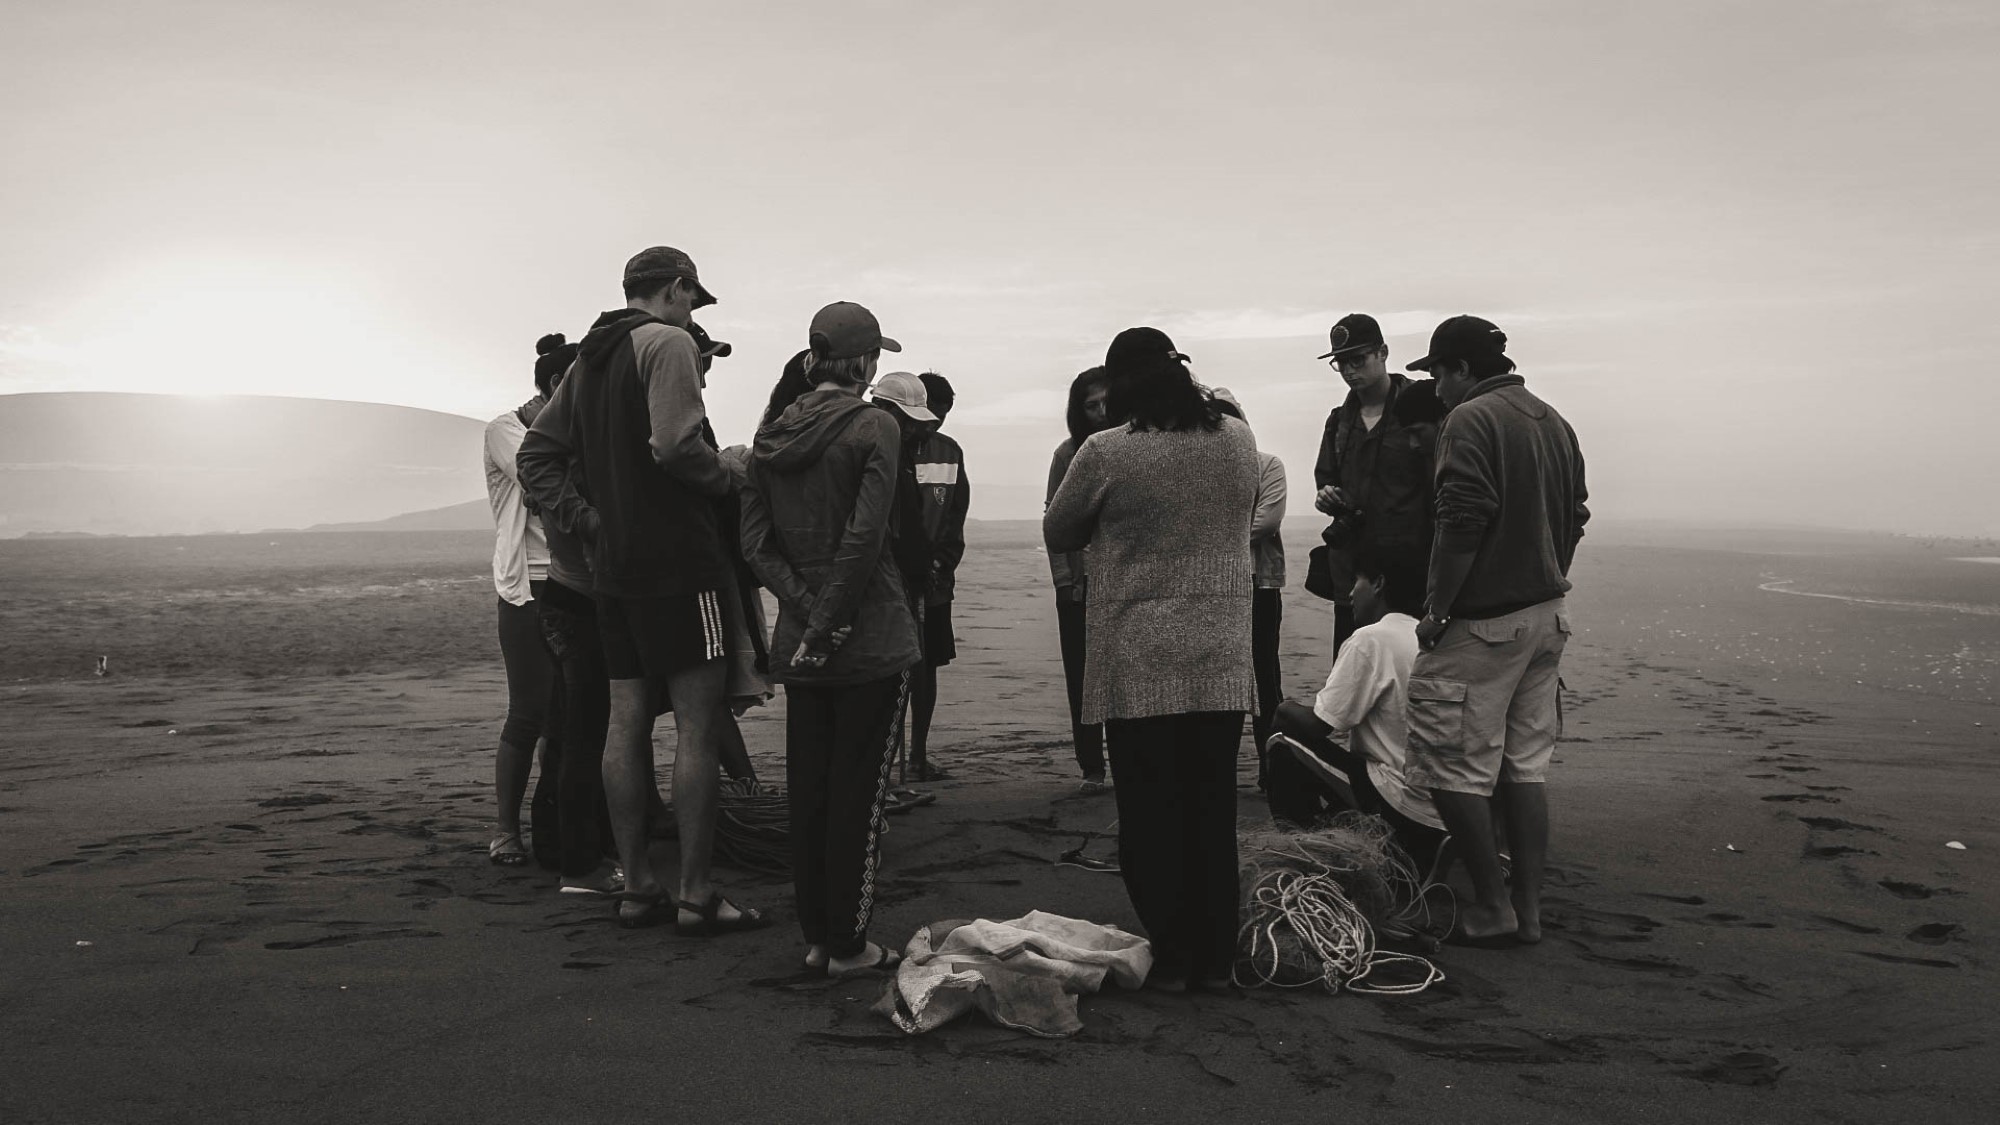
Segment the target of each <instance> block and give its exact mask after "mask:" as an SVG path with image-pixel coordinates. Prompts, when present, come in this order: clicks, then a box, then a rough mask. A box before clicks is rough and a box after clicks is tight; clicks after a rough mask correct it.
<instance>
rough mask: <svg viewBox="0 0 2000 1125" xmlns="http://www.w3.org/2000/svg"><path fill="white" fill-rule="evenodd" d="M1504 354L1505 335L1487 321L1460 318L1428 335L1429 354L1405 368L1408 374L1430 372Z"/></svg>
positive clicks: (1445, 323) (1447, 322)
mask: <svg viewBox="0 0 2000 1125" xmlns="http://www.w3.org/2000/svg"><path fill="white" fill-rule="evenodd" d="M1506 351H1507V334H1506V333H1505V332H1502V331H1500V328H1499V326H1498V325H1496V324H1494V323H1493V322H1492V321H1490V320H1481V319H1480V318H1479V317H1476V316H1466V315H1464V314H1460V315H1458V316H1455V317H1452V318H1451V319H1449V320H1447V321H1445V322H1443V323H1442V324H1439V325H1438V326H1437V328H1436V330H1434V331H1433V332H1432V333H1431V350H1430V354H1428V355H1426V356H1424V357H1423V358H1422V359H1419V360H1413V361H1411V362H1410V363H1408V364H1405V365H1404V369H1405V370H1407V371H1429V370H1430V369H1431V368H1432V367H1435V366H1436V365H1438V364H1439V363H1462V362H1464V361H1466V360H1472V359H1490V358H1492V357H1494V356H1499V355H1504V354H1506Z"/></svg>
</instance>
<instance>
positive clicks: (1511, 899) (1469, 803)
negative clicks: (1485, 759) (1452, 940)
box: [1431, 781, 1549, 942]
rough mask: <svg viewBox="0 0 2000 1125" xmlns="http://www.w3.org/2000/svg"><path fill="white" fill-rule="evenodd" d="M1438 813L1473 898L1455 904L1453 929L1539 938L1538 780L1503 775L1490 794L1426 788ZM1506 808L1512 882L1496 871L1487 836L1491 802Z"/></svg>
mask: <svg viewBox="0 0 2000 1125" xmlns="http://www.w3.org/2000/svg"><path fill="white" fill-rule="evenodd" d="M1431 800H1432V802H1434V803H1435V804H1436V805H1437V810H1438V815H1439V816H1440V817H1442V818H1444V826H1445V828H1446V829H1448V830H1449V831H1450V832H1451V842H1452V850H1453V851H1454V852H1455V853H1456V854H1457V856H1458V858H1460V859H1462V860H1464V861H1465V870H1466V874H1467V875H1469V876H1470V877H1471V879H1472V892H1473V901H1472V902H1471V903H1469V904H1466V905H1464V906H1462V907H1461V908H1460V909H1459V912H1458V913H1459V925H1458V928H1459V932H1460V933H1461V934H1462V935H1463V936H1465V937H1467V938H1485V937H1494V936H1497V935H1500V934H1505V933H1508V932H1512V933H1514V934H1516V935H1517V936H1519V937H1520V939H1521V940H1522V941H1524V942H1537V941H1540V940H1542V865H1543V863H1544V862H1545V861H1546V860H1547V858H1548V850H1549V800H1548V790H1547V789H1546V788H1545V787H1544V786H1543V785H1541V784H1540V783H1532V784H1530V783H1521V782H1512V781H1503V782H1501V783H1500V784H1499V785H1498V787H1497V788H1496V789H1495V791H1494V796H1492V797H1481V796H1479V795H1478V794H1476V793H1453V792H1450V791H1448V790H1444V789H1433V790H1431ZM1496 800H1497V801H1499V802H1500V803H1501V805H1502V807H1503V808H1504V810H1505V811H1506V814H1507V847H1508V850H1509V851H1511V852H1512V853H1513V860H1514V864H1513V866H1514V886H1513V889H1512V891H1511V893H1510V892H1509V889H1508V886H1507V880H1506V878H1505V877H1504V876H1502V875H1501V872H1500V849H1499V848H1498V847H1497V846H1496V845H1495V844H1494V842H1493V802H1494V801H1496Z"/></svg>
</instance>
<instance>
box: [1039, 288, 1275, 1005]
mask: <svg viewBox="0 0 2000 1125" xmlns="http://www.w3.org/2000/svg"><path fill="white" fill-rule="evenodd" d="M1186 359H1187V357H1186V356H1183V355H1181V354H1180V353H1179V352H1177V351H1175V350H1174V346H1173V341H1171V340H1169V339H1168V338H1167V336H1166V334H1165V333H1163V332H1160V331H1159V330H1157V329H1153V328H1130V329H1127V330H1125V331H1124V332H1121V333H1119V334H1118V337H1117V339H1115V340H1113V341H1112V343H1111V348H1110V351H1109V352H1108V353H1107V354H1106V355H1105V359H1104V370H1105V375H1106V377H1107V378H1108V380H1109V382H1110V386H1111V395H1110V403H1109V405H1110V408H1111V416H1112V417H1114V418H1119V419H1123V420H1124V422H1125V424H1123V425H1119V426H1115V427H1113V428H1112V429H1109V430H1106V431H1104V432H1103V433H1100V434H1096V435H1094V436H1093V437H1091V438H1090V439H1089V440H1088V441H1085V442H1084V443H1083V446H1082V447H1081V448H1080V449H1078V450H1077V453H1076V459H1075V460H1074V461H1073V462H1071V464H1070V467H1069V471H1068V472H1067V473H1066V474H1065V475H1064V476H1063V481H1062V485H1061V487H1060V488H1058V489H1057V490H1056V494H1055V497H1054V498H1053V499H1052V500H1050V501H1049V506H1048V511H1047V512H1046V513H1045V514H1044V515H1043V517H1042V530H1043V537H1044V538H1045V539H1046V541H1047V545H1048V549H1049V550H1050V551H1051V552H1056V551H1075V550H1080V549H1082V548H1083V547H1085V546H1088V547H1089V548H1090V599H1089V611H1088V612H1089V617H1088V620H1087V622H1086V628H1085V636H1086V642H1085V643H1086V648H1087V651H1086V656H1085V659H1084V685H1083V721H1084V722H1086V723H1094V722H1102V723H1104V724H1105V736H1106V738H1105V741H1106V743H1107V749H1108V750H1109V752H1110V757H1111V769H1112V773H1113V775H1114V776H1115V777H1116V778H1117V788H1116V793H1117V800H1118V824H1119V829H1118V845H1119V864H1120V866H1121V867H1122V868H1123V872H1124V877H1125V888H1126V891H1127V893H1128V894H1130V895H1131V898H1132V906H1133V909H1134V910H1136V911H1137V912H1138V915H1139V920H1140V922H1142V923H1143V924H1144V925H1145V927H1146V932H1147V936H1149V937H1150V938H1151V939H1152V942H1153V954H1154V962H1153V977H1152V979H1153V981H1154V983H1155V984H1156V985H1158V986H1160V987H1166V988H1185V987H1186V986H1187V984H1188V982H1189V981H1190V980H1196V981H1201V982H1203V983H1205V984H1211V985H1213V984H1218V983H1226V982H1227V981H1228V979H1229V973H1230V966H1231V962H1232V960H1233V958H1234V951H1235V946H1236V926H1237V922H1236V917H1237V898H1238V890H1237V874H1236V751H1237V745H1238V743H1239V742H1240V741H1241V739H1242V732H1243V715H1244V713H1245V712H1246V711H1251V710H1254V709H1255V707H1256V680H1255V676H1254V674H1253V672H1252V670H1251V661H1250V606H1251V588H1252V586H1251V583H1252V568H1251V559H1250V519H1251V514H1252V511H1253V510H1254V508H1255V507H1256V498H1257V482H1258V475H1259V469H1258V464H1257V450H1256V446H1255V443H1254V442H1253V441H1252V439H1251V436H1250V431H1249V428H1248V427H1246V426H1244V425H1243V423H1241V422H1238V421H1236V420H1235V419H1233V418H1225V417H1222V416H1221V415H1220V414H1218V413H1217V412H1216V411H1215V409H1214V408H1213V407H1212V406H1211V405H1210V404H1209V401H1208V399H1207V396H1205V395H1203V394H1202V392H1201V390H1200V388H1199V387H1197V386H1196V385H1195V382H1194V378H1193V376H1192V375H1190V374H1189V372H1188V369H1187V367H1186Z"/></svg>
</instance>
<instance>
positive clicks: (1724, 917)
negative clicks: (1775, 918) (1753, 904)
mask: <svg viewBox="0 0 2000 1125" xmlns="http://www.w3.org/2000/svg"><path fill="white" fill-rule="evenodd" d="M1696 921H1699V922H1701V923H1703V924H1705V925H1710V926H1734V927H1736V928H1737V929H1743V930H1774V929H1777V927H1776V926H1775V925H1773V924H1772V923H1770V922H1752V921H1751V920H1749V919H1748V918H1745V917H1744V916H1743V915H1741V914H1725V913H1720V912H1718V913H1714V914H1704V915H1702V916H1701V917H1700V918H1698V919H1696Z"/></svg>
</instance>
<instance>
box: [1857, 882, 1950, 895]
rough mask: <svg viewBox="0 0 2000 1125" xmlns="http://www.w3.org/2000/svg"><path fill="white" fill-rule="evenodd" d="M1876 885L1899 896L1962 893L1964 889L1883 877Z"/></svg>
mask: <svg viewBox="0 0 2000 1125" xmlns="http://www.w3.org/2000/svg"><path fill="white" fill-rule="evenodd" d="M1875 885H1876V886H1878V887H1880V888H1882V889H1883V890H1885V891H1888V892H1889V893H1890V894H1892V895H1895V896H1896V897H1897V898H1930V897H1931V896H1932V895H1962V894H1964V893H1965V892H1964V891H1958V890H1953V889H1952V888H1950V887H1926V886H1924V885H1923V884H1922V883H1905V882H1903V881H1901V880H1899V879H1882V880H1879V881H1878V882H1876V884H1875Z"/></svg>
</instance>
